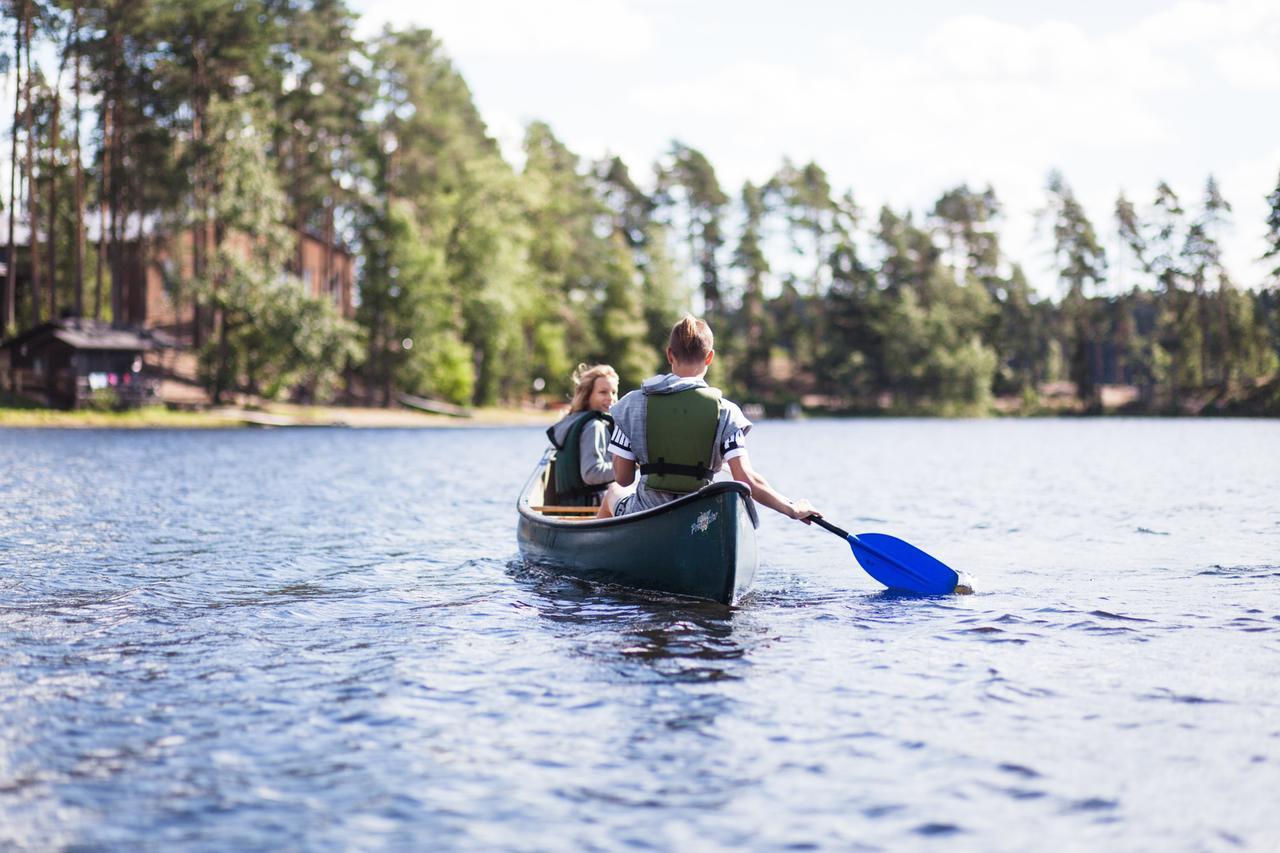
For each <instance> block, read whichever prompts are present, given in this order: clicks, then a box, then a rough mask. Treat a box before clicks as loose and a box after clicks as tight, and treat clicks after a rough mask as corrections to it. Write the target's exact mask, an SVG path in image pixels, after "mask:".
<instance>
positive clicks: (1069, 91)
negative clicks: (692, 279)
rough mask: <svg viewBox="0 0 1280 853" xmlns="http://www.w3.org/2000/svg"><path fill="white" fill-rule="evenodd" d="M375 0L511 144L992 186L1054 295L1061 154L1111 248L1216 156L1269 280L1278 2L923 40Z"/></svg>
mask: <svg viewBox="0 0 1280 853" xmlns="http://www.w3.org/2000/svg"><path fill="white" fill-rule="evenodd" d="M370 2H372V3H373V5H372V6H369V5H366V6H365V9H366V18H367V19H374V20H373V21H369V23H380V22H381V21H383V20H392V21H395V22H396V23H407V22H410V21H412V22H415V23H418V24H420V25H423V26H430V27H432V28H433V29H435V30H436V31H437V32H438V33H439V34H440V36H441V38H443V39H444V42H445V45H446V47H447V48H448V50H449V52H450V53H451V54H452V55H454V56H455V57H457V58H458V59H459V64H460V67H461V68H462V69H463V71H464V73H465V74H467V77H468V80H469V81H471V82H472V84H473V86H474V87H475V92H476V96H477V100H478V102H479V105H480V108H481V111H482V113H483V114H484V115H485V117H486V118H487V119H488V120H489V122H490V125H491V127H493V128H494V132H495V134H496V135H498V136H499V137H501V138H502V139H503V140H504V149H507V150H509V149H510V147H511V143H512V141H513V140H516V139H517V132H516V128H517V127H519V126H520V125H522V124H523V122H525V121H526V120H527V119H528V118H530V117H534V116H537V117H540V118H544V119H546V120H547V121H548V122H550V124H551V125H552V127H553V128H555V129H556V131H557V133H558V134H559V135H561V137H562V138H563V139H564V140H565V142H566V143H567V144H568V145H569V146H570V147H571V148H573V149H574V150H575V151H577V152H579V153H580V154H582V155H584V156H587V157H598V156H602V155H604V154H605V153H606V152H608V151H615V152H621V153H622V154H623V155H624V156H625V157H626V158H627V161H628V163H629V164H630V166H631V168H632V170H633V172H634V173H635V174H636V175H637V177H644V176H647V173H648V166H649V164H650V163H652V162H653V160H654V159H656V158H657V157H659V156H660V155H661V154H662V153H663V151H664V150H665V148H666V144H667V140H670V139H672V138H679V139H681V140H682V141H684V142H687V143H688V144H691V145H694V146H696V147H698V148H700V149H702V150H703V151H704V152H705V153H706V154H707V155H708V157H709V158H710V159H711V161H712V163H713V164H714V165H715V167H716V170H717V172H718V173H719V176H720V178H721V181H722V183H723V184H724V185H725V188H726V190H727V191H728V192H730V193H731V194H736V190H737V187H738V186H739V185H740V184H741V182H742V181H744V180H747V179H752V180H757V181H759V180H763V179H765V178H767V177H768V175H769V174H770V173H772V172H773V170H774V169H776V168H777V166H778V164H779V163H780V161H781V159H782V157H783V156H789V157H790V158H791V159H792V160H795V161H805V160H809V159H814V160H816V161H817V162H818V163H820V164H821V165H822V166H823V167H824V168H825V169H827V171H828V173H829V174H830V176H831V178H832V181H833V184H834V185H835V186H836V188H837V190H839V191H843V189H844V188H846V187H851V188H852V189H853V190H854V192H855V194H856V195H857V197H858V199H859V201H860V202H861V203H862V204H863V206H864V207H865V208H867V209H868V212H869V213H870V214H872V215H874V212H875V209H876V208H877V207H878V206H879V205H880V204H881V203H890V204H892V205H894V206H895V207H899V208H901V207H904V206H909V207H911V208H914V209H916V210H923V209H925V208H927V207H928V206H929V205H931V204H932V202H933V200H934V199H935V198H936V197H937V195H938V194H939V193H940V192H941V191H942V190H943V189H945V188H947V187H949V186H954V185H956V184H958V183H961V182H968V183H969V184H970V185H972V186H985V185H986V184H987V183H991V184H992V185H993V186H994V187H995V189H996V191H997V194H998V195H999V196H1000V198H1001V200H1002V201H1003V202H1004V208H1005V214H1006V215H1005V222H1004V226H1003V236H1004V242H1005V245H1006V248H1007V250H1008V251H1009V252H1010V253H1011V254H1013V255H1014V256H1015V257H1016V258H1017V259H1019V260H1021V261H1022V262H1023V263H1024V264H1025V266H1026V268H1027V271H1028V274H1029V275H1031V276H1032V278H1033V281H1035V282H1036V283H1037V285H1038V286H1039V287H1040V288H1041V289H1042V290H1044V291H1046V292H1051V291H1052V290H1053V283H1052V281H1051V275H1050V274H1049V273H1048V272H1047V271H1046V267H1047V263H1048V262H1047V259H1046V258H1045V256H1044V254H1043V246H1042V244H1040V243H1037V242H1036V241H1035V238H1034V223H1033V216H1032V214H1033V211H1034V210H1035V209H1036V208H1038V207H1039V206H1041V205H1042V203H1043V201H1042V200H1043V185H1044V180H1045V174H1046V172H1047V171H1048V170H1049V169H1050V168H1054V167H1057V168H1061V169H1062V170H1063V171H1064V173H1065V174H1066V177H1067V179H1068V181H1069V182H1070V183H1071V184H1072V185H1073V187H1074V188H1075V190H1076V192H1077V194H1078V196H1079V197H1080V198H1081V199H1082V201H1083V202H1084V203H1085V205H1086V207H1087V209H1088V211H1089V213H1090V215H1091V216H1092V218H1093V220H1094V223H1095V226H1096V227H1097V230H1098V231H1099V234H1100V236H1102V237H1103V239H1104V240H1106V241H1107V247H1108V249H1111V248H1112V246H1113V245H1114V239H1113V235H1112V225H1111V221H1110V220H1111V212H1112V207H1113V205H1114V200H1115V196H1116V194H1117V192H1118V191H1119V190H1121V189H1124V190H1126V191H1127V193H1128V194H1129V196H1130V198H1132V199H1133V200H1134V201H1135V202H1138V203H1140V204H1141V203H1145V202H1147V201H1148V200H1149V198H1150V196H1151V194H1152V192H1153V188H1154V186H1155V184H1156V182H1157V181H1158V180H1161V179H1163V180H1167V181H1169V182H1170V183H1171V184H1173V185H1174V186H1175V187H1177V188H1178V189H1179V190H1180V191H1182V192H1183V193H1184V194H1186V195H1187V196H1188V198H1198V195H1199V193H1200V190H1201V188H1202V187H1203V184H1204V179H1205V177H1206V175H1207V174H1209V173H1211V172H1212V173H1214V174H1217V175H1218V177H1219V178H1220V179H1221V182H1222V186H1223V190H1224V192H1225V193H1226V194H1227V197H1228V198H1229V200H1230V201H1232V203H1234V204H1235V205H1236V215H1235V222H1236V230H1235V232H1234V233H1233V234H1232V235H1231V237H1230V238H1229V244H1228V247H1227V255H1228V258H1229V260H1230V261H1231V263H1232V265H1233V267H1234V268H1236V269H1234V272H1235V274H1236V277H1237V279H1239V280H1240V281H1241V282H1242V283H1246V284H1252V283H1256V281H1257V280H1258V277H1257V275H1256V272H1255V271H1256V266H1255V265H1252V263H1251V259H1252V258H1253V257H1254V256H1256V255H1258V254H1260V253H1261V251H1262V249H1261V243H1260V233H1259V232H1260V226H1259V224H1258V223H1260V222H1261V217H1262V215H1263V214H1262V213H1261V212H1260V210H1259V206H1260V205H1261V200H1260V199H1261V196H1262V195H1264V194H1265V193H1266V192H1268V191H1269V190H1270V189H1271V188H1272V187H1274V185H1275V179H1276V175H1275V171H1276V170H1277V169H1280V152H1277V150H1276V149H1275V148H1274V145H1275V140H1276V139H1280V114H1278V113H1277V111H1276V110H1274V109H1269V106H1270V105H1271V104H1273V103H1275V102H1276V101H1277V98H1276V96H1278V95H1280V49H1277V47H1276V45H1277V44H1280V2H1277V0H1220V2H1208V1H1207V0H1182V2H1177V3H1174V4H1171V5H1169V6H1167V7H1165V8H1162V9H1160V10H1158V11H1156V12H1153V13H1151V14H1148V15H1146V16H1145V17H1142V18H1137V19H1135V18H1134V17H1132V16H1130V17H1129V18H1128V21H1129V23H1126V24H1114V23H1112V22H1111V20H1110V19H1109V18H1107V17H1101V16H1095V17H1094V18H1092V19H1090V18H1089V15H1088V14H1086V13H1078V12H1077V11H1076V10H1071V9H1065V8H1064V9H1063V10H1062V11H1061V12H1060V13H1058V14H1057V15H1056V18H1055V17H1046V19H1044V20H1042V21H1039V22H1032V23H1014V22H1011V20H1012V16H1009V17H1005V16H1001V15H998V14H992V15H986V16H983V15H971V14H957V15H951V16H950V17H948V16H946V15H942V16H935V17H934V18H932V19H930V18H928V16H927V15H926V16H916V18H915V19H912V20H910V23H909V24H908V26H907V33H906V37H903V33H902V32H898V33H896V35H894V34H891V33H890V31H891V30H892V26H890V27H888V28H885V27H881V26H880V25H881V24H883V23H885V22H886V21H889V19H890V18H891V17H892V16H891V15H890V14H889V13H885V14H884V15H868V16H866V23H867V25H866V26H860V27H859V28H858V29H854V28H853V27H852V25H851V24H849V23H847V22H848V21H849V20H850V17H849V16H844V17H842V16H840V15H838V14H835V13H834V12H831V11H828V12H827V13H824V16H823V17H824V20H830V21H831V25H830V26H827V27H826V28H825V29H824V28H822V27H821V26H818V27H817V28H816V30H817V33H818V34H815V31H814V28H810V29H807V30H805V31H804V35H805V37H806V38H808V41H807V42H806V43H805V45H806V46H805V48H804V49H800V48H797V47H795V46H794V45H795V44H797V43H798V42H794V43H793V42H789V41H788V40H787V39H788V35H787V34H786V33H781V32H780V33H779V34H778V37H777V38H774V37H773V34H771V33H768V27H769V21H771V20H773V17H774V16H773V15H772V14H771V13H766V12H763V11H762V9H761V7H759V6H754V5H752V4H751V3H749V2H745V0H743V2H742V3H741V4H740V5H738V6H735V7H734V9H735V11H736V13H735V14H734V15H732V16H729V17H719V18H717V17H716V16H717V13H716V12H715V11H714V10H708V9H705V8H703V7H688V8H686V7H682V6H680V7H678V6H677V5H675V4H673V3H665V4H664V3H640V2H639V1H638V0H600V1H599V2H593V3H590V4H586V3H579V2H574V0H548V2H540V3H528V2H525V3H505V2H498V0H476V2H471V3H466V4H463V3H456V4H453V3H450V4H445V3H438V2H428V3H424V4H420V5H413V6H408V5H404V6H400V5H397V4H396V3H393V2H391V0H370ZM815 5H816V4H815ZM939 5H941V4H939ZM988 8H991V7H990V6H989V7H988ZM811 11H812V9H811ZM700 14H701V17H699V15H700ZM905 17H906V18H911V17H912V16H905ZM713 18H716V21H715V26H716V27H717V28H718V29H717V30H716V34H717V37H716V39H715V42H714V43H710V42H707V43H699V44H698V47H697V49H696V50H689V48H688V45H689V44H690V38H689V32H695V31H696V30H697V27H698V26H700V25H701V26H707V25H708V22H709V21H710V20H711V19H713ZM894 20H896V21H897V23H898V24H902V23H903V20H902V17H900V18H897V19H894ZM916 20H924V21H929V20H932V23H916ZM842 22H844V23H842ZM677 28H680V30H681V31H679V32H677ZM790 36H791V37H792V38H794V37H795V36H796V33H795V32H792V33H791V34H790ZM682 37H683V38H682ZM641 58H643V61H637V60H639V59H641Z"/></svg>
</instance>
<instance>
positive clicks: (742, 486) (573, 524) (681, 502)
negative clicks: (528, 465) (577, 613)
mask: <svg viewBox="0 0 1280 853" xmlns="http://www.w3.org/2000/svg"><path fill="white" fill-rule="evenodd" d="M549 456H550V451H548V452H547V453H546V454H544V455H543V457H542V459H541V460H540V461H539V462H538V464H537V466H536V467H535V468H534V469H533V474H532V475H530V477H529V479H528V480H527V481H526V482H525V485H524V488H523V489H522V490H521V491H520V500H519V501H517V502H516V509H517V510H518V511H519V513H520V515H521V516H522V517H524V518H525V519H527V520H529V521H530V522H532V523H534V524H539V525H544V526H547V527H555V528H561V529H566V530H599V529H601V528H609V527H621V526H624V525H629V524H631V523H633V522H637V521H643V520H645V519H647V518H653V517H654V516H657V515H664V514H666V513H669V512H679V511H680V510H681V509H683V508H684V507H686V506H689V505H690V504H694V503H698V502H700V501H704V500H706V499H707V498H712V497H715V496H716V495H719V494H721V493H724V492H733V493H736V494H737V495H738V496H739V497H740V498H741V499H742V503H743V505H744V506H745V507H746V510H747V515H748V516H749V517H750V518H751V526H752V527H754V528H756V529H757V530H758V529H759V528H760V516H759V514H758V513H757V512H756V506H755V501H753V500H752V499H751V487H750V486H748V485H747V484H746V483H739V482H738V481H737V480H720V481H717V482H714V483H711V484H710V485H707V486H704V487H703V488H701V489H699V490H698V491H696V492H691V493H690V494H687V495H685V496H684V497H682V498H677V499H676V500H674V501H671V502H670V503H665V504H662V505H661V506H656V507H652V508H650V509H646V510H641V511H640V512H633V513H628V514H627V515H622V516H617V517H614V518H592V519H587V520H581V519H578V520H574V519H566V518H557V517H554V516H547V515H543V514H542V513H540V512H534V510H533V503H532V500H531V494H530V493H531V492H532V491H533V489H534V486H535V485H536V484H537V483H538V479H539V477H541V475H542V469H543V468H545V467H546V465H547V461H548V457H549Z"/></svg>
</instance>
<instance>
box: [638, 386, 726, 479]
mask: <svg viewBox="0 0 1280 853" xmlns="http://www.w3.org/2000/svg"><path fill="white" fill-rule="evenodd" d="M644 399H645V445H646V447H645V449H646V450H647V451H648V456H649V461H648V462H646V463H645V464H643V465H641V466H640V473H641V474H643V475H644V476H645V485H646V486H647V487H648V488H650V489H659V490H661V491H664V492H676V493H680V494H684V493H687V492H696V491H698V489H701V488H702V487H703V486H705V485H707V484H708V483H710V482H711V478H712V477H713V476H714V475H715V473H716V472H715V471H713V470H711V457H712V455H713V454H714V453H715V446H716V433H717V432H719V430H720V392H719V391H718V390H716V389H715V388H689V389H687V390H684V391H677V392H676V393H674V394H651V395H649V396H647V397H645V398H644Z"/></svg>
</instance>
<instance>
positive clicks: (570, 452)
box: [547, 410, 613, 506]
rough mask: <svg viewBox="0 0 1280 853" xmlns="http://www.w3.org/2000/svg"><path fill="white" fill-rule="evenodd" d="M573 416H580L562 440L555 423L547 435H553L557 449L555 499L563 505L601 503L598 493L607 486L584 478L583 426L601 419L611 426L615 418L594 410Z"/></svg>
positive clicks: (551, 436) (553, 442)
mask: <svg viewBox="0 0 1280 853" xmlns="http://www.w3.org/2000/svg"><path fill="white" fill-rule="evenodd" d="M570 417H576V418H577V420H575V421H574V422H573V423H572V424H571V425H570V426H569V431H568V432H567V433H565V437H564V443H563V444H557V443H556V436H555V429H556V428H555V427H551V428H550V429H548V430H547V438H549V439H551V445H552V446H553V447H555V449H556V455H555V466H554V468H553V470H554V472H555V484H554V485H555V490H556V503H557V504H559V505H560V506H589V505H591V504H594V503H598V501H597V500H596V498H597V496H598V495H599V494H600V493H601V492H603V491H604V490H605V489H606V488H608V486H607V485H600V486H593V485H591V484H589V483H584V482H583V480H582V453H581V447H582V444H581V439H582V430H583V429H585V428H586V426H587V424H588V423H590V422H591V421H594V420H602V421H604V422H605V425H606V426H608V425H610V424H612V423H613V418H611V417H609V416H608V415H606V414H605V413H604V412H597V411H594V410H590V411H586V412H580V413H578V414H576V415H570Z"/></svg>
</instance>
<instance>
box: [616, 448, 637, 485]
mask: <svg viewBox="0 0 1280 853" xmlns="http://www.w3.org/2000/svg"><path fill="white" fill-rule="evenodd" d="M613 479H614V480H616V481H617V483H618V485H619V486H630V485H631V484H632V483H634V482H635V480H636V460H634V459H627V458H625V457H623V456H619V455H618V454H617V453H615V454H613Z"/></svg>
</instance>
